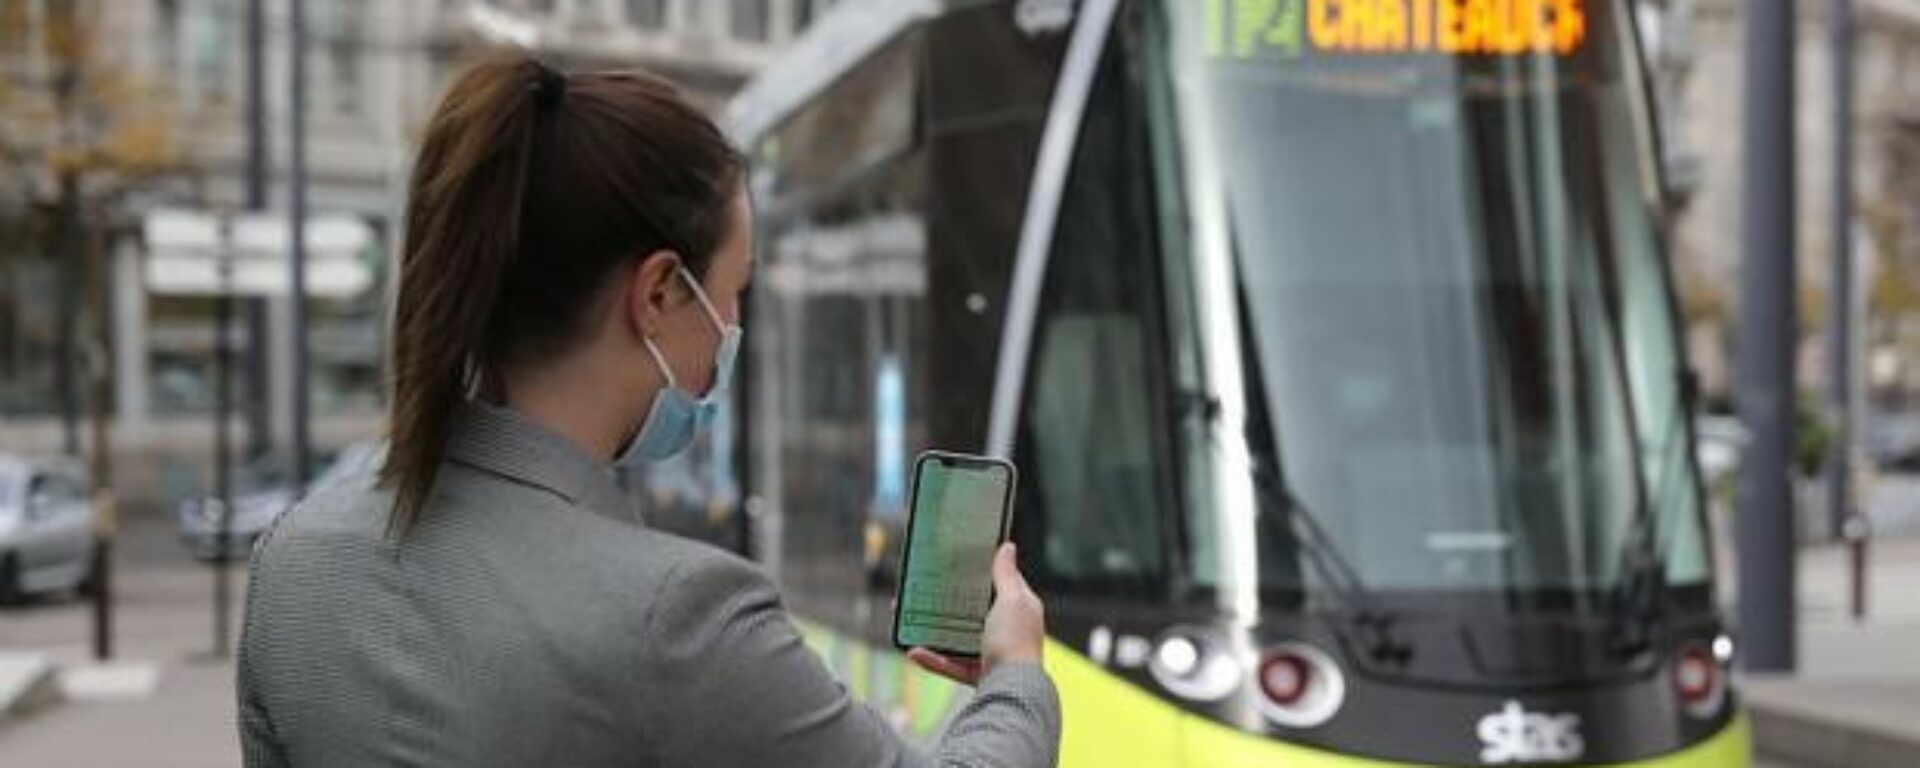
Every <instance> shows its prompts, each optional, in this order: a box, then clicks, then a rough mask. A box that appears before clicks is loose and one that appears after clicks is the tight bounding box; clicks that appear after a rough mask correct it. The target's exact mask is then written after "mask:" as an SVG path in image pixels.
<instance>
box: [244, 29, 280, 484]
mask: <svg viewBox="0 0 1920 768" xmlns="http://www.w3.org/2000/svg"><path fill="white" fill-rule="evenodd" d="M266 48H267V25H266V0H247V126H246V131H247V134H246V135H247V166H246V168H247V179H246V207H247V210H249V211H252V212H255V213H260V212H263V211H265V210H266V209H267V167H268V158H270V157H272V156H273V155H272V151H271V148H272V143H271V141H270V139H269V134H268V131H267V74H266ZM242 306H244V307H245V308H246V318H245V322H246V328H247V357H246V361H245V365H246V374H245V378H244V379H243V380H244V381H245V382H246V383H247V387H246V391H247V392H249V393H251V394H252V397H251V398H250V399H249V404H248V406H247V413H246V420H247V449H246V455H247V456H249V457H258V456H260V455H262V454H265V453H267V452H268V451H271V450H272V449H273V417H272V414H273V398H271V397H268V396H266V395H265V393H268V392H271V391H273V387H272V386H271V383H270V382H271V381H272V378H271V377H270V376H268V374H267V369H268V364H267V361H268V359H269V357H270V355H269V354H268V349H269V347H270V345H271V344H272V343H273V339H272V334H271V333H270V332H269V331H268V328H269V327H270V326H269V325H268V323H267V303H266V301H265V300H263V299H260V298H257V297H248V298H245V299H243V300H242Z"/></svg>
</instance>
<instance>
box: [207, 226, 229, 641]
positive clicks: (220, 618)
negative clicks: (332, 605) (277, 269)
mask: <svg viewBox="0 0 1920 768" xmlns="http://www.w3.org/2000/svg"><path fill="white" fill-rule="evenodd" d="M216 268H217V269H218V270H219V273H220V292H219V295H217V296H215V297H214V300H213V350H214V351H213V360H214V363H213V377H214V402H215V404H216V405H215V407H214V416H213V454H214V459H213V488H214V490H213V493H214V498H213V499H211V500H210V501H211V502H217V503H219V505H220V520H219V523H218V524H219V526H220V530H219V532H218V533H216V534H215V535H214V537H213V540H214V545H213V549H214V555H213V657H214V658H215V659H224V658H226V657H227V655H228V653H229V652H230V650H231V648H230V645H231V643H230V641H229V639H228V637H227V634H228V631H227V628H228V627H229V626H232V616H233V584H232V582H233V567H232V565H231V564H230V563H228V562H227V551H228V550H229V549H231V548H232V545H233V471H232V460H233V447H232V445H231V440H230V438H229V436H228V434H227V427H228V422H229V421H231V417H232V413H233V372H232V368H233V345H232V343H231V341H230V340H229V339H228V335H229V334H228V331H229V327H230V326H231V325H232V321H233V254H232V252H231V251H229V250H228V249H227V248H226V247H225V246H222V250H221V252H220V255H219V261H218V264H217V267H216Z"/></svg>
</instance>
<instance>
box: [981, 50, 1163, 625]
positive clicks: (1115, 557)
mask: <svg viewBox="0 0 1920 768" xmlns="http://www.w3.org/2000/svg"><path fill="white" fill-rule="evenodd" d="M1117 45H1118V44H1117V43H1116V47H1117ZM1120 64H1121V60H1120V58H1119V57H1116V56H1113V55H1111V53H1110V54H1109V56H1108V57H1107V60H1106V61H1105V62H1104V63H1103V64H1102V67H1101V71H1100V73H1099V75H1098V77H1097V78H1096V80H1095V83H1094V90H1093V93H1092V95H1091V97H1090V99H1089V103H1088V107H1087V112H1086V119H1085V123H1084V124H1083V126H1082V128H1081V135H1080V139H1079V143H1078V146H1077V148H1076V151H1075V157H1074V159H1073V166H1072V170H1071V173H1070V175H1069V177H1068V180H1067V185H1066V193H1065V196H1064V198H1063V200H1062V203H1061V210H1060V212H1059V217H1058V225H1057V228H1056V230H1055V239H1054V243H1053V249H1052V252H1051V254H1050V258H1049V261H1048V267H1047V270H1048V271H1047V277H1046V282H1045V287H1044V289H1043V291H1042V298H1041V308H1040V314H1039V317H1038V322H1037V324H1036V327H1035V332H1034V335H1033V348H1032V353H1031V358H1030V362H1029V367H1028V377H1029V378H1028V385H1027V401H1026V403H1025V409H1024V413H1023V424H1022V431H1021V440H1020V445H1019V446H1018V447H1019V451H1020V454H1021V456H1022V459H1021V468H1022V471H1023V484H1024V486H1025V487H1024V488H1023V489H1022V490H1023V493H1024V496H1023V498H1022V500H1021V504H1022V506H1021V510H1020V513H1019V515H1018V516H1016V521H1018V522H1017V524H1018V525H1021V526H1022V538H1023V540H1024V541H1037V542H1038V544H1039V546H1040V548H1041V552H1040V553H1039V554H1040V555H1041V563H1040V568H1039V569H1038V570H1039V574H1038V578H1039V579H1040V580H1041V581H1043V582H1050V583H1054V584H1072V585H1074V586H1075V588H1076V589H1081V590H1083V591H1112V592H1129V593H1144V592H1148V591H1153V590H1163V589H1165V585H1166V583H1167V579H1166V575H1167V570H1168V569H1167V562H1166V561H1167V555H1166V553H1167V552H1168V550H1169V549H1170V544H1171V542H1170V541H1169V540H1168V535H1167V531H1168V526H1167V525H1166V523H1164V522H1163V517H1164V513H1165V512H1166V511H1168V510H1169V509H1171V507H1169V506H1167V505H1166V504H1165V500H1166V499H1167V498H1169V497H1170V493H1169V489H1168V488H1167V486H1166V484H1167V483H1168V477H1169V475H1170V469H1169V467H1170V465H1169V464H1168V463H1167V462H1166V461H1164V460H1163V458H1162V454H1163V452H1164V446H1166V445H1167V444H1168V438H1167V436H1166V433H1165V427H1166V420H1165V419H1164V418H1163V417H1162V416H1163V414H1161V413H1160V410H1161V409H1160V408H1158V407H1156V405H1157V404H1158V403H1162V402H1164V398H1162V397H1160V396H1158V394H1157V393H1158V392H1159V391H1160V390H1161V387H1160V386H1159V384H1158V383H1157V382H1158V379H1159V377H1160V375H1161V374H1160V373H1159V372H1160V371H1163V370H1164V366H1163V365H1160V364H1158V363H1157V362H1156V360H1157V359H1158V358H1157V356H1156V350H1155V348H1154V347H1153V346H1152V344H1153V339H1155V338H1156V333H1155V330H1156V327H1157V326H1156V321H1155V316H1154V315H1153V312H1154V309H1153V307H1154V306H1155V305H1154V303H1153V299H1152V297H1153V296H1154V295H1155V291H1154V287H1153V285H1152V283H1151V280H1152V279H1153V277H1154V276H1155V275H1157V274H1158V270H1157V269H1156V267H1155V265H1156V262H1155V258H1154V252H1153V250H1152V248H1153V244H1154V242H1155V240H1154V233H1153V231H1152V229H1151V225H1150V222H1151V221H1152V216H1151V208H1150V200H1149V199H1148V197H1147V188H1146V182H1147V179H1148V178H1149V176H1150V173H1149V169H1148V167H1147V157H1146V153H1145V152H1146V151H1145V144H1144V141H1145V140H1144V137H1143V136H1142V135H1141V132H1140V126H1141V125H1143V123H1144V121H1143V120H1142V119H1139V117H1140V115H1139V113H1140V105H1139V103H1138V93H1139V92H1138V90H1137V89H1135V88H1133V87H1132V85H1131V84H1130V83H1129V80H1128V78H1127V77H1126V75H1127V73H1126V72H1125V71H1124V70H1123V69H1122V67H1121V66H1120Z"/></svg>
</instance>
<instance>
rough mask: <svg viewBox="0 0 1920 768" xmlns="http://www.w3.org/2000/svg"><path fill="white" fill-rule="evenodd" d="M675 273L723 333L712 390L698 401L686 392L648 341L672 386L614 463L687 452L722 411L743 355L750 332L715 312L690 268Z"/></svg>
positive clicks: (642, 461)
mask: <svg viewBox="0 0 1920 768" xmlns="http://www.w3.org/2000/svg"><path fill="white" fill-rule="evenodd" d="M674 274H677V275H679V276H680V279H682V280H685V281H686V282H687V285H689V286H692V287H693V297H694V298H695V299H698V300H699V302H700V308H701V309H703V310H705V311H706V313H707V318H708V319H709V320H711V321H712V322H713V327H714V328H716V329H718V330H719V332H720V346H719V347H718V348H717V349H715V350H714V353H713V384H712V385H711V386H709V387H707V392H706V394H705V395H702V396H700V397H698V398H696V397H694V396H693V393H691V392H688V391H686V390H684V389H681V388H680V385H679V382H678V381H677V380H675V378H674V376H673V368H672V367H670V366H668V365H667V358H666V357H665V356H664V355H661V354H660V348H659V347H656V346H654V344H653V339H645V340H644V341H645V343H646V345H647V354H648V355H651V356H652V357H653V364H654V365H655V366H656V367H658V368H659V369H660V373H661V375H662V376H664V377H665V378H666V380H667V384H666V386H664V387H661V388H660V391H659V392H658V393H656V394H654V396H653V405H651V406H649V407H648V408H647V418H646V420H645V421H642V422H640V431H639V432H638V433H636V434H635V435H634V437H633V440H632V442H629V443H627V447H626V448H625V449H624V450H622V451H621V452H620V456H619V458H617V459H615V461H614V463H616V464H619V465H622V466H636V465H642V464H648V463H651V462H656V461H662V460H665V459H669V458H672V457H673V456H674V455H676V454H678V453H680V452H681V451H684V450H686V449H687V446H688V445H689V444H691V443H692V442H693V438H694V436H695V435H697V434H699V433H700V431H701V430H703V429H705V428H706V427H707V426H708V425H710V424H712V423H713V417H714V414H715V413H716V412H718V411H719V410H720V398H722V397H724V396H725V395H726V393H727V390H728V388H729V387H731V386H732V385H733V364H734V360H735V358H737V357H738V356H739V355H740V337H741V336H742V335H744V331H742V330H741V329H740V326H738V325H735V324H732V323H728V322H726V321H724V320H722V319H720V313H719V311H717V310H715V309H714V308H713V302H711V301H709V300H708V299H707V292H706V291H705V290H702V289H701V288H700V281H698V280H695V279H693V275H692V273H689V272H687V270H686V268H684V267H675V268H674Z"/></svg>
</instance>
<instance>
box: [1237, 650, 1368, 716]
mask: <svg viewBox="0 0 1920 768" xmlns="http://www.w3.org/2000/svg"><path fill="white" fill-rule="evenodd" d="M1256 676H1257V679H1256V682H1257V683H1258V688H1259V689H1260V714H1261V715H1263V716H1265V717H1266V718H1267V720H1269V721H1271V722H1273V723H1274V724H1276V725H1283V726H1287V727H1289V728H1312V727H1314V726H1317V725H1319V724H1321V723H1324V722H1326V721H1328V720H1330V719H1332V718H1333V716H1334V713H1336V712H1339V711H1340V705H1341V704H1344V703H1345V702H1346V698H1347V676H1346V674H1345V673H1344V672H1342V671H1341V670H1340V665H1339V663H1337V662H1335V661H1334V660H1333V657H1331V656H1328V655H1327V654H1326V652H1324V651H1321V650H1320V649H1319V648H1315V647H1313V646H1311V645H1308V644H1306V643H1299V642H1292V643H1281V644H1280V645H1276V646H1274V647H1272V648H1270V649H1268V650H1267V652H1266V653H1264V654H1262V655H1261V657H1260V666H1259V667H1258V668H1257V669H1256Z"/></svg>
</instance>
